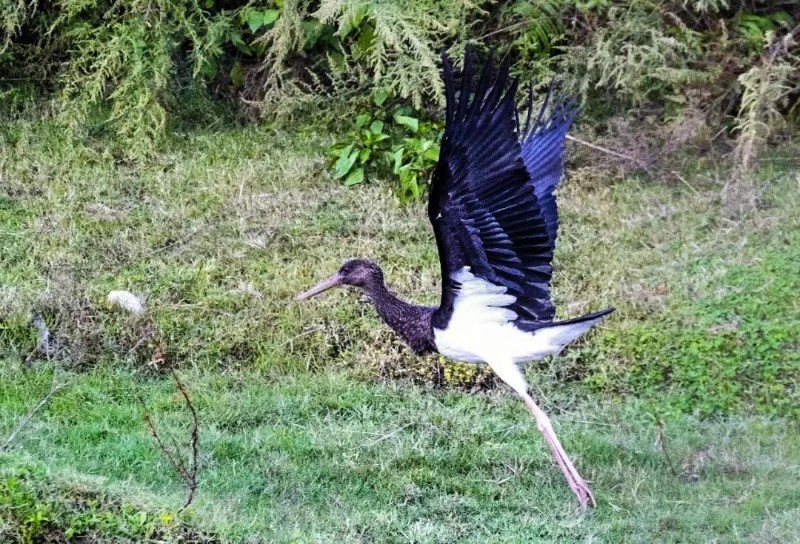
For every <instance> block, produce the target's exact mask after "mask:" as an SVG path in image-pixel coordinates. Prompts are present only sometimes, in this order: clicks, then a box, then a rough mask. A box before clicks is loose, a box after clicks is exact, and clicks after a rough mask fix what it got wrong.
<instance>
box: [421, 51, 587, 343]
mask: <svg viewBox="0 0 800 544" xmlns="http://www.w3.org/2000/svg"><path fill="white" fill-rule="evenodd" d="M442 64H443V78H444V82H445V97H446V99H447V104H446V116H445V120H446V125H445V134H444V138H443V141H442V146H441V152H440V158H439V163H438V164H437V167H436V171H435V173H434V176H433V180H432V183H431V192H430V201H429V202H428V215H429V217H430V220H431V223H432V224H433V228H434V233H435V236H436V242H437V245H438V248H439V259H440V263H441V267H442V304H441V306H440V308H439V310H438V311H437V313H436V314H435V315H434V321H435V322H434V326H442V324H443V323H446V320H447V319H449V315H450V313H452V309H453V304H454V302H455V298H456V296H457V295H458V292H459V287H460V285H459V284H458V282H457V281H456V280H455V279H454V277H455V276H456V275H457V274H458V272H459V271H461V270H462V269H463V268H464V267H469V268H470V272H471V273H472V274H473V275H475V276H477V277H479V278H482V279H485V280H486V281H489V282H491V283H492V284H494V285H497V286H501V287H504V288H505V289H506V292H507V293H508V294H509V295H513V297H514V299H515V302H514V303H512V304H511V305H509V306H508V308H509V309H511V310H513V311H514V312H515V313H516V315H517V316H518V317H517V321H516V323H517V326H520V327H522V328H531V329H532V328H537V326H540V325H541V324H542V323H548V322H551V321H552V319H553V316H554V313H555V312H554V307H553V304H552V302H551V300H550V278H551V275H552V266H551V260H552V256H553V242H554V241H555V229H556V228H557V215H555V214H556V212H557V211H556V209H555V206H554V204H555V200H554V199H553V198H552V190H553V188H554V187H555V185H556V183H557V182H558V178H560V175H561V162H562V156H563V139H564V135H565V134H566V130H567V128H568V127H569V123H570V122H571V121H572V118H573V117H574V114H575V111H574V108H571V107H570V108H559V109H558V110H557V113H553V114H551V116H550V117H549V118H548V119H547V120H546V121H544V122H543V121H542V116H543V115H544V110H540V112H539V114H538V116H537V119H536V121H535V122H534V123H533V125H532V126H531V125H530V116H531V113H530V111H529V113H528V119H527V120H526V123H525V124H526V130H525V132H524V135H523V136H522V137H521V135H520V126H519V119H518V113H517V108H516V92H517V82H516V81H512V82H510V83H509V76H508V67H507V66H506V65H501V67H500V68H499V70H497V71H495V70H494V67H493V63H492V62H491V61H490V62H487V63H486V64H485V65H484V66H483V69H482V70H481V73H480V76H479V78H478V82H477V85H474V86H473V83H474V82H473V80H474V79H475V78H474V63H473V58H472V55H471V54H470V53H469V52H468V53H467V55H466V57H465V60H464V69H463V71H462V74H461V81H460V84H459V85H456V81H455V80H456V77H455V75H454V73H453V68H452V65H451V63H450V60H449V59H448V58H447V57H446V56H445V57H443V63H442ZM495 72H496V73H495ZM529 110H530V108H529ZM528 128H530V130H528ZM540 195H541V196H540ZM551 200H552V203H551ZM540 201H541V202H540ZM545 208H546V210H545ZM509 299H510V297H509ZM437 321H438V322H439V325H437V323H436V322H437Z"/></svg>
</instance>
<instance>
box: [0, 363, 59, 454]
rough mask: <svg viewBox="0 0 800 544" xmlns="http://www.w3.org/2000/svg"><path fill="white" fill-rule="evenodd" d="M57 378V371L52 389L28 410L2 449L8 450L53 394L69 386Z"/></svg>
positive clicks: (0, 449) (54, 374)
mask: <svg viewBox="0 0 800 544" xmlns="http://www.w3.org/2000/svg"><path fill="white" fill-rule="evenodd" d="M56 378H58V375H57V374H56V373H53V383H52V384H51V385H50V391H48V392H47V394H46V395H45V396H44V397H42V399H41V400H40V401H39V402H38V403H36V405H34V406H33V407H32V408H31V409H30V410H28V413H27V414H25V417H23V418H22V419H21V420H20V422H19V423H18V424H17V427H16V428H15V429H14V431H13V432H12V433H11V434H10V435H9V437H8V438H7V439H6V441H5V442H4V443H3V447H1V448H0V451H5V450H7V449H8V448H9V446H11V444H12V443H13V442H14V440H15V439H16V438H17V435H18V434H19V433H20V431H22V429H24V428H25V426H26V425H27V424H28V423H29V422H30V420H31V419H32V418H33V416H34V415H36V412H38V411H39V410H40V409H41V408H42V406H44V405H45V404H47V402H48V401H49V400H50V399H51V398H52V397H53V395H55V394H56V393H57V392H58V391H59V390H61V389H63V388H64V387H66V386H67V384H66V383H56Z"/></svg>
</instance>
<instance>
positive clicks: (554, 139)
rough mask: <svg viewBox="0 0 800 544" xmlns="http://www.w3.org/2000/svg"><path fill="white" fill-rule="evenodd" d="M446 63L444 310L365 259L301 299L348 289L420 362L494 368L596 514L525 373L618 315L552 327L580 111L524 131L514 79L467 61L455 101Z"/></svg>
mask: <svg viewBox="0 0 800 544" xmlns="http://www.w3.org/2000/svg"><path fill="white" fill-rule="evenodd" d="M442 61H443V77H444V84H445V97H446V103H447V105H446V120H445V131H444V137H443V140H442V144H441V152H440V157H439V162H438V164H437V166H436V170H435V171H434V174H433V178H432V181H431V188H430V199H429V202H428V217H429V219H430V221H431V223H432V225H433V232H434V235H435V237H436V244H437V246H438V249H439V261H440V264H441V270H442V294H441V304H440V305H439V307H426V306H416V305H413V304H409V303H407V302H405V301H403V300H401V299H399V298H397V297H396V296H395V295H393V294H392V293H391V292H390V291H389V290H388V289H387V288H386V285H385V283H384V278H383V272H382V271H381V269H380V267H379V266H378V265H377V264H375V263H373V262H371V261H368V260H363V259H353V260H349V261H347V262H345V263H344V265H342V267H341V268H340V269H339V271H338V272H337V273H336V274H334V275H333V276H331V277H330V278H328V279H326V280H324V281H322V282H321V283H319V284H318V285H316V286H315V287H312V288H311V289H309V290H308V291H305V292H304V293H301V294H300V295H298V299H300V300H303V299H307V298H310V297H312V296H314V295H317V294H319V293H321V292H323V291H325V290H327V289H330V288H331V287H335V286H338V285H351V286H354V287H358V288H360V289H361V290H363V291H364V292H365V293H366V294H367V295H368V297H369V299H370V300H371V302H372V304H373V305H374V306H375V308H376V310H377V312H378V314H380V317H381V318H382V319H383V321H384V322H385V323H386V324H387V325H389V326H390V327H391V328H392V329H394V331H395V332H396V333H397V334H398V335H400V336H401V337H402V338H403V340H404V341H405V342H406V343H407V344H408V345H409V347H410V348H411V349H413V350H414V351H415V352H416V353H418V354H425V353H430V352H438V353H441V354H443V355H445V356H447V357H451V358H453V359H456V360H459V361H465V362H472V363H488V364H489V366H490V367H491V368H492V369H493V370H494V372H495V373H496V374H497V375H498V376H499V377H500V378H501V379H502V380H503V381H505V382H506V383H507V384H508V385H509V386H511V387H512V388H513V389H514V390H515V391H516V392H517V393H518V394H519V395H520V396H521V397H522V399H523V400H524V401H525V404H526V406H527V407H528V409H529V410H530V412H531V414H532V415H533V417H534V418H535V419H536V424H537V427H538V429H539V431H540V432H541V433H542V435H543V437H544V439H545V442H546V443H547V446H548V448H549V449H550V452H551V453H552V455H553V457H554V459H555V461H556V463H557V464H558V466H559V468H560V469H561V471H562V472H563V473H564V476H565V477H566V479H567V482H568V483H569V486H570V488H571V489H572V491H573V492H574V493H575V495H576V496H577V498H578V501H579V503H580V505H581V507H582V508H585V507H586V506H587V505H589V506H594V505H595V500H594V496H593V495H592V491H591V489H590V488H589V485H588V484H587V483H586V481H585V480H584V479H583V478H581V476H580V474H578V471H577V470H576V469H575V466H574V465H573V464H572V461H571V460H570V458H569V457H568V456H567V454H566V452H565V451H564V448H563V447H562V446H561V443H560V442H559V440H558V437H557V436H556V434H555V432H554V431H553V427H552V425H551V423H550V419H549V418H548V417H547V415H546V414H545V413H544V412H543V411H542V410H541V409H540V408H539V406H537V404H536V402H535V401H534V400H533V398H531V396H530V395H529V394H528V384H527V383H526V381H525V377H524V375H523V373H522V371H521V369H520V367H519V366H518V365H520V364H521V363H526V362H529V361H534V360H537V359H541V358H542V357H544V356H546V355H550V354H557V353H559V352H560V351H561V350H562V349H563V348H564V347H565V346H566V345H567V344H569V343H570V342H572V341H573V340H575V339H576V338H578V337H579V336H581V335H582V334H583V333H585V332H586V331H588V330H589V328H591V327H592V326H593V325H596V324H597V323H599V322H600V321H601V320H602V319H603V317H604V316H606V315H607V314H609V313H610V312H612V311H613V308H609V309H606V310H602V311H599V312H595V313H591V314H588V315H584V316H582V317H578V318H574V319H569V320H566V321H554V316H555V307H554V306H553V302H552V300H551V299H550V278H551V275H552V259H553V249H554V247H555V242H556V232H557V228H558V210H557V207H556V201H555V197H554V195H553V191H554V189H555V188H556V186H557V185H558V182H559V181H560V179H561V176H562V172H563V155H564V142H565V139H566V133H567V130H568V128H569V126H570V124H571V123H572V120H573V119H574V117H575V115H576V113H577V108H576V107H575V106H574V102H573V101H567V102H563V103H561V104H558V105H556V106H555V107H552V108H550V110H549V113H546V109H547V102H548V99H549V96H550V93H548V95H547V98H545V101H544V103H543V104H542V107H541V108H540V110H539V113H538V115H537V118H536V119H535V120H534V121H533V123H532V124H531V111H532V105H533V103H532V99H531V100H530V101H529V103H528V114H527V121H526V122H525V127H524V128H521V127H520V121H519V115H518V112H517V107H516V91H517V82H516V81H513V82H511V83H510V84H509V76H508V69H507V67H505V66H503V67H501V68H500V70H499V73H497V74H496V75H495V74H494V72H495V70H494V69H493V67H492V63H491V61H490V62H487V63H486V65H485V66H484V69H483V71H482V74H481V75H480V78H479V79H478V82H477V85H476V86H474V85H473V84H474V82H473V79H475V78H474V77H473V61H472V58H471V55H470V54H469V53H467V55H466V57H465V60H464V69H463V72H462V77H461V84H460V88H458V89H457V84H456V82H455V80H454V75H453V68H452V65H451V64H450V61H449V59H448V58H447V56H446V55H444V56H443V58H442ZM473 87H474V88H473Z"/></svg>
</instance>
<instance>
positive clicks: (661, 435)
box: [656, 420, 680, 478]
mask: <svg viewBox="0 0 800 544" xmlns="http://www.w3.org/2000/svg"><path fill="white" fill-rule="evenodd" d="M656 427H657V428H658V436H657V437H656V444H657V445H658V446H659V448H661V452H662V453H663V454H664V459H665V460H666V461H667V466H668V467H669V470H670V471H671V472H672V475H673V476H675V477H676V478H677V477H679V476H680V475H679V474H678V470H677V469H676V468H675V464H674V463H673V462H672V458H671V457H670V455H669V449H668V448H667V434H666V433H665V432H664V422H663V421H661V420H659V421H657V422H656Z"/></svg>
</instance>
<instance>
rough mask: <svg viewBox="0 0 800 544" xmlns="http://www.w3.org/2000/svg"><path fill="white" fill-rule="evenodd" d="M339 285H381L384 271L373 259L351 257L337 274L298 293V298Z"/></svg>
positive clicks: (307, 296)
mask: <svg viewBox="0 0 800 544" xmlns="http://www.w3.org/2000/svg"><path fill="white" fill-rule="evenodd" d="M339 285H352V286H354V287H360V288H362V289H369V288H370V287H380V286H382V285H383V271H381V268H380V267H379V266H378V265H377V264H375V263H373V262H372V261H368V260H366V259H350V260H349V261H347V262H346V263H344V264H343V265H342V267H341V268H340V269H339V271H338V272H336V274H334V275H333V276H331V277H330V278H328V279H326V280H322V281H321V282H319V283H318V284H317V285H315V286H314V287H312V288H311V289H309V290H308V291H303V292H302V293H300V294H299V295H297V300H305V299H308V298H311V297H313V296H316V295H318V294H320V293H322V292H323V291H327V290H328V289H330V288H331V287H337V286H339Z"/></svg>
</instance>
